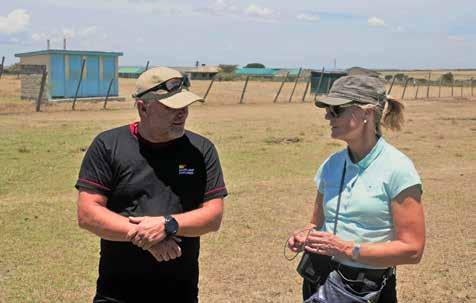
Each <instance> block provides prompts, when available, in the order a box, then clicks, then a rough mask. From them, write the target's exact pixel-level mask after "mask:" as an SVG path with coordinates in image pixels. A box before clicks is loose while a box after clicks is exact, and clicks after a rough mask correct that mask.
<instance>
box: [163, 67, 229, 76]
mask: <svg viewBox="0 0 476 303" xmlns="http://www.w3.org/2000/svg"><path fill="white" fill-rule="evenodd" d="M170 68H173V69H175V70H178V71H179V72H181V73H183V74H185V75H187V76H188V78H189V79H190V80H211V79H213V77H215V75H216V74H218V72H219V71H220V69H219V68H218V66H215V65H200V66H194V67H181V66H175V67H170Z"/></svg>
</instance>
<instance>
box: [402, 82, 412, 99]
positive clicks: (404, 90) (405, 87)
mask: <svg viewBox="0 0 476 303" xmlns="http://www.w3.org/2000/svg"><path fill="white" fill-rule="evenodd" d="M408 81H410V79H409V78H408V77H407V80H406V81H405V86H404V87H403V92H402V100H403V98H404V97H405V92H406V90H407V85H408Z"/></svg>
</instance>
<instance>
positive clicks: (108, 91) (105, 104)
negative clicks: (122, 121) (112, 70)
mask: <svg viewBox="0 0 476 303" xmlns="http://www.w3.org/2000/svg"><path fill="white" fill-rule="evenodd" d="M113 82H114V78H111V81H110V82H109V87H108V89H107V95H106V98H105V99H104V105H103V107H102V108H103V109H106V106H107V99H109V93H110V92H111V87H112V83H113Z"/></svg>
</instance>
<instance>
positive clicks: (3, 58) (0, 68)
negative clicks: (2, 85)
mask: <svg viewBox="0 0 476 303" xmlns="http://www.w3.org/2000/svg"><path fill="white" fill-rule="evenodd" d="M4 63H5V56H2V66H0V79H1V78H2V74H3V69H4Z"/></svg>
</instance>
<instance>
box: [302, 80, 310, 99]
mask: <svg viewBox="0 0 476 303" xmlns="http://www.w3.org/2000/svg"><path fill="white" fill-rule="evenodd" d="M309 83H311V76H309V80H307V83H306V88H305V89H304V95H302V102H304V99H306V94H307V90H308V88H309Z"/></svg>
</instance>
